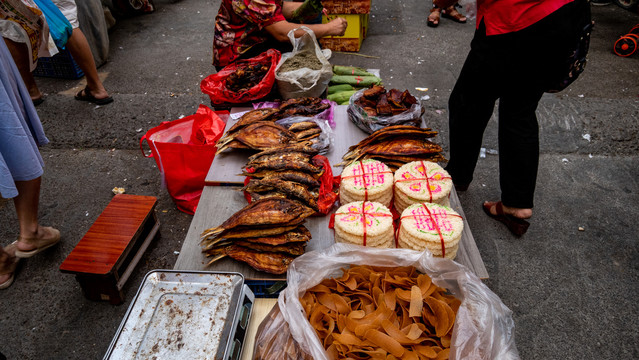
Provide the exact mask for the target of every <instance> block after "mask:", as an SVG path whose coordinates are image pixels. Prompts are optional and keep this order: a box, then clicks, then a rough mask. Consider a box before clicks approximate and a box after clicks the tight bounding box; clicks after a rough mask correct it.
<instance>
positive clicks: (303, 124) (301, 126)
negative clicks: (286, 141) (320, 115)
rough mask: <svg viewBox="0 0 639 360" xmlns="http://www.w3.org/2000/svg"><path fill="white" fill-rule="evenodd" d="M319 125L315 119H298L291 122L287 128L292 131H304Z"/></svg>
mask: <svg viewBox="0 0 639 360" xmlns="http://www.w3.org/2000/svg"><path fill="white" fill-rule="evenodd" d="M317 127H319V125H317V123H316V122H315V121H311V120H309V121H300V122H296V123H294V124H292V125H291V126H289V127H288V129H289V130H291V131H293V132H298V131H304V130H308V129H312V128H317Z"/></svg>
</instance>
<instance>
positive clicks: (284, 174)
mask: <svg viewBox="0 0 639 360" xmlns="http://www.w3.org/2000/svg"><path fill="white" fill-rule="evenodd" d="M244 175H245V176H252V177H254V178H259V179H267V180H271V179H279V180H285V181H295V182H297V183H300V184H304V185H307V186H309V187H318V186H320V183H319V181H317V179H316V178H315V177H313V176H311V175H310V174H308V173H305V172H301V171H293V170H285V171H273V170H264V171H260V172H258V173H252V174H249V173H245V174H244Z"/></svg>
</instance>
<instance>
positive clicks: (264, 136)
mask: <svg viewBox="0 0 639 360" xmlns="http://www.w3.org/2000/svg"><path fill="white" fill-rule="evenodd" d="M329 107H330V105H329V104H326V103H322V99H320V98H299V99H290V100H287V101H284V102H283V103H282V104H281V105H280V107H279V108H267V109H257V110H252V111H249V112H247V113H245V114H244V115H242V117H241V118H240V119H239V120H238V121H237V122H236V123H235V124H234V125H233V126H232V127H231V128H230V129H229V130H228V131H227V132H226V133H225V134H224V136H223V137H222V138H221V139H220V140H218V142H217V153H218V154H219V153H221V152H222V151H224V150H226V149H229V148H232V149H253V150H263V149H268V148H273V147H279V146H286V145H287V144H294V143H299V142H304V141H307V140H311V139H314V138H316V137H318V136H319V134H320V133H321V132H322V130H321V129H320V128H319V126H317V123H315V122H314V121H308V122H300V123H295V124H292V125H290V126H289V127H288V128H287V127H285V126H282V125H279V124H276V123H275V121H276V120H278V119H282V118H287V117H292V116H309V117H311V116H314V115H317V114H319V113H321V112H323V111H324V110H326V109H328V108H329Z"/></svg>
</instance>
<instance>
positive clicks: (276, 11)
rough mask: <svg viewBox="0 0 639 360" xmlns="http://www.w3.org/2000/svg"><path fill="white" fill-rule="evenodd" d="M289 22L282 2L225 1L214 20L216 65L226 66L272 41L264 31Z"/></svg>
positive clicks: (276, 0)
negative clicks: (257, 46)
mask: <svg viewBox="0 0 639 360" xmlns="http://www.w3.org/2000/svg"><path fill="white" fill-rule="evenodd" d="M284 20H286V19H285V18H284V15H283V14H282V0H222V4H221V5H220V10H219V12H218V14H217V17H216V18H215V37H214V39H213V65H215V66H226V65H228V64H230V63H232V62H234V61H235V60H236V59H237V58H238V57H240V56H241V55H242V54H243V53H245V52H246V51H248V50H249V49H251V47H253V46H255V45H258V44H261V43H264V42H266V41H267V40H268V39H269V36H270V35H269V34H268V32H267V31H266V30H265V29H264V28H265V27H267V26H269V25H272V24H274V23H276V22H279V21H284Z"/></svg>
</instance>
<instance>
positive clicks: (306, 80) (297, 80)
mask: <svg viewBox="0 0 639 360" xmlns="http://www.w3.org/2000/svg"><path fill="white" fill-rule="evenodd" d="M297 30H303V31H304V32H305V34H304V35H302V36H300V37H298V38H296V37H295V31H297ZM288 38H289V39H290V40H291V44H293V51H292V52H290V53H284V54H282V59H281V60H280V62H279V64H277V68H276V69H275V80H276V81H277V89H278V90H279V92H280V95H282V98H284V99H285V100H286V99H294V98H301V97H320V96H321V95H322V93H324V90H326V88H327V87H328V83H329V82H330V81H331V77H332V76H333V67H332V66H331V63H330V62H328V60H327V59H326V56H324V53H323V52H322V49H321V48H320V46H319V44H318V43H317V38H315V33H314V32H313V30H311V29H309V28H307V27H306V26H302V27H300V28H299V29H293V30H291V31H289V32H288ZM302 51H308V52H311V53H313V54H315V56H317V58H318V59H319V61H320V62H321V63H322V68H321V69H319V70H312V69H309V68H301V69H297V70H294V71H287V72H283V73H281V72H280V71H279V69H280V67H281V66H282V64H284V62H285V61H286V60H287V59H290V58H292V57H293V56H295V55H296V54H297V53H299V52H302Z"/></svg>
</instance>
